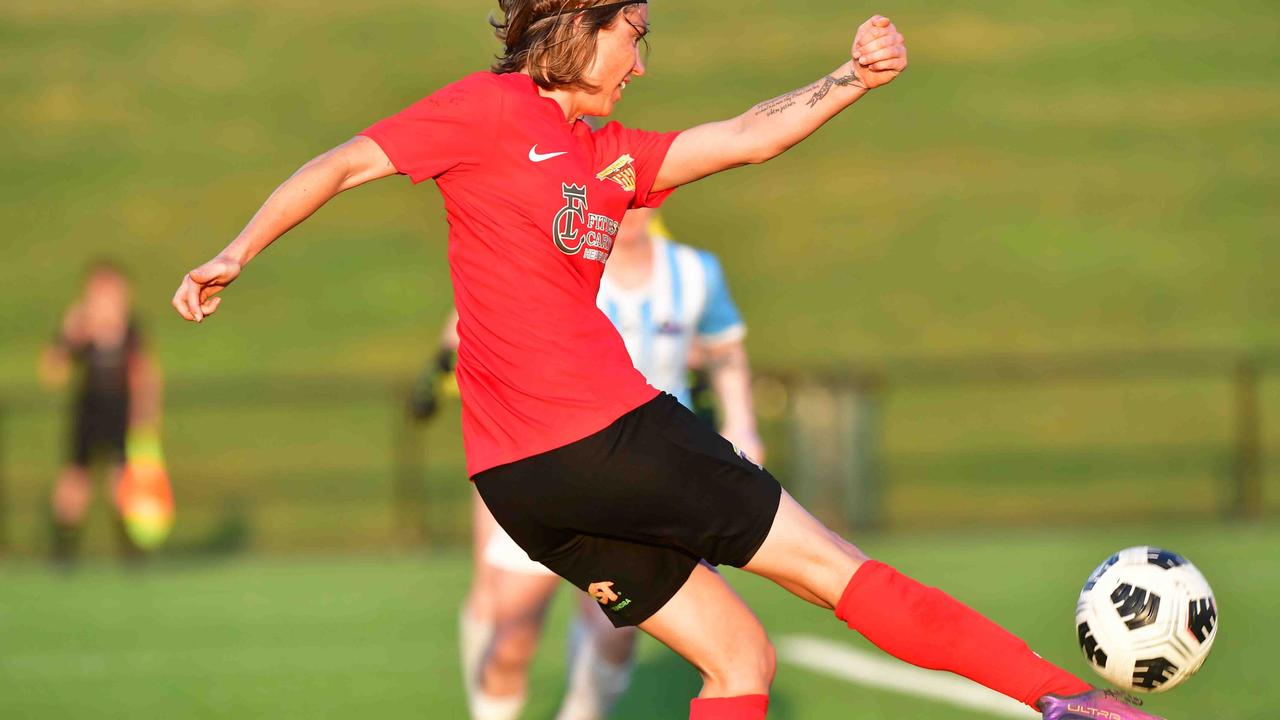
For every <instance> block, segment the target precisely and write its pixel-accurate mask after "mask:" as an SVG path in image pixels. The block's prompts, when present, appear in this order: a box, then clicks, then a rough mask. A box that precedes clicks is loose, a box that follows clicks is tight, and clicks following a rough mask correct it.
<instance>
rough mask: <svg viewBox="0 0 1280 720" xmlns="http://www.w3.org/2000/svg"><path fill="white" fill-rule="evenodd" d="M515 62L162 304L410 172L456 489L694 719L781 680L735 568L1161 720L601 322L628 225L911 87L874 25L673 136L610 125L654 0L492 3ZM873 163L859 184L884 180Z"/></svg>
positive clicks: (925, 641)
mask: <svg viewBox="0 0 1280 720" xmlns="http://www.w3.org/2000/svg"><path fill="white" fill-rule="evenodd" d="M499 6H500V8H501V11H502V15H503V17H502V20H501V22H495V27H496V28H497V35H498V37H499V39H500V40H501V41H502V43H503V46H504V51H503V55H502V56H501V57H500V58H499V59H498V61H497V63H496V64H495V65H494V67H493V68H492V69H491V70H490V71H487V72H479V73H475V74H472V75H469V76H467V77H465V78H463V79H462V80H460V81H458V82H455V83H453V84H451V85H448V86H446V87H444V88H442V89H440V90H438V91H436V92H434V93H432V94H431V95H429V96H427V97H426V98H424V99H423V100H421V101H419V102H417V103H415V104H414V105H412V106H410V107H409V108H407V109H405V110H403V111H402V112H400V113H398V114H396V115H393V116H391V117H388V118H386V119H384V120H382V121H380V122H377V123H375V124H374V125H372V126H371V127H369V128H368V129H366V130H364V131H363V132H361V133H360V134H359V135H357V136H356V137H355V138H353V139H351V140H349V141H347V142H346V143H344V144H342V145H340V146H338V147H336V148H334V149H333V150H330V151H329V152H326V153H324V154H323V155H320V156H318V157H317V158H315V159H314V160H312V161H310V162H308V163H307V164H306V165H304V166H303V167H302V168H301V169H300V170H298V171H297V172H296V173H295V174H294V175H293V176H292V177H290V178H289V179H288V180H286V181H285V182H284V183H283V184H282V185H281V186H280V187H279V188H277V189H276V191H275V192H274V193H272V195H271V197H270V198H268V199H267V201H266V203H265V204H264V205H263V206H262V208H261V209H260V210H259V211H258V213H257V214H256V215H255V216H254V217H253V219H252V220H250V222H249V224H248V225H247V226H246V227H245V228H244V230H242V231H241V233H240V234H239V235H238V236H237V237H236V239H235V240H233V241H232V242H231V243H230V244H229V245H228V246H227V247H226V248H225V249H224V250H223V251H222V252H221V253H219V255H218V256H216V257H215V258H213V259H212V260H210V261H209V262H207V263H205V264H203V265H201V266H200V267H197V268H196V269H194V270H192V271H191V272H189V273H188V274H187V275H186V276H185V277H184V278H183V280H182V283H181V285H180V286H179V287H178V290H177V292H176V293H175V294H174V298H173V305H174V307H175V308H176V309H177V311H178V312H179V313H180V314H181V315H182V316H183V317H184V318H186V319H188V320H192V321H195V322H201V321H203V320H204V318H205V317H207V316H209V315H211V314H212V313H214V312H215V311H216V310H217V308H218V305H219V303H220V302H221V297H218V296H217V293H219V292H220V291H221V290H222V289H223V288H225V287H226V286H227V285H228V284H229V283H231V282H232V281H234V280H235V278H236V277H237V276H238V275H239V274H240V271H241V269H242V268H243V267H244V265H245V263H247V262H249V261H250V260H251V259H253V258H254V257H255V256H256V255H257V254H258V253H259V252H261V251H262V250H263V249H264V248H265V247H266V246H268V245H269V244H271V243H272V242H273V241H275V240H276V239H277V238H279V237H280V236H281V235H283V234H284V233H285V232H286V231H287V230H289V229H290V228H292V227H293V226H294V225H297V224H298V223H300V222H302V221H303V220H304V219H306V218H307V217H308V216H309V215H311V213H313V212H315V211H316V210H317V209H319V208H320V207H321V206H322V205H324V204H325V203H326V202H328V201H329V200H330V199H331V198H333V196H335V195H337V194H338V193H340V192H342V191H343V190H347V189H350V188H353V187H356V186H358V185H361V184H363V183H366V182H369V181H370V180H375V179H378V178H382V177H386V176H388V175H391V174H395V173H400V174H404V175H408V176H409V177H410V178H411V179H412V180H414V181H415V182H421V181H423V180H426V179H428V178H432V179H434V180H435V181H436V184H437V185H438V186H439V188H440V191H441V193H442V194H443V196H444V201H445V210H446V213H447V216H448V219H449V224H450V237H449V259H450V273H451V277H452V280H453V287H454V302H455V305H456V307H457V309H458V317H459V321H458V334H459V336H460V338H461V344H460V346H459V350H458V367H457V378H458V385H459V389H460V391H461V393H462V403H463V416H462V422H463V440H464V445H465V447H466V454H467V464H468V472H469V474H470V475H471V477H472V480H473V481H474V482H475V486H476V489H477V490H478V491H479V493H480V495H481V497H483V498H484V501H485V504H486V505H487V506H488V507H489V509H490V510H491V511H492V513H493V515H494V517H495V518H496V519H497V520H498V523H499V524H500V525H501V526H502V527H503V529H504V530H506V531H507V532H508V533H509V534H510V535H511V537H512V538H514V539H515V541H516V542H517V543H518V544H519V545H520V547H521V548H523V549H524V550H525V551H526V552H527V553H528V554H529V556H530V557H531V558H533V559H534V560H537V561H539V562H541V563H543V564H544V565H546V566H547V567H549V568H551V569H552V570H554V571H555V572H556V573H557V574H559V575H561V576H562V577H564V578H566V579H568V580H569V581H570V582H572V583H573V584H574V585H576V586H577V587H579V588H580V589H582V590H584V591H586V592H587V593H588V594H589V595H590V596H591V597H593V598H595V599H596V601H598V602H599V603H600V605H601V607H602V609H603V610H604V612H605V614H606V615H607V616H608V617H609V619H610V621H612V622H613V623H614V624H615V625H618V626H625V625H637V626H639V627H640V629H642V630H644V631H645V632H647V633H649V634H651V635H653V636H654V637H656V638H657V639H658V640H660V641H662V642H663V643H665V644H666V645H668V646H669V647H671V648H672V649H673V650H675V651H676V652H677V653H679V654H680V655H682V656H683V657H685V658H686V659H687V660H689V661H690V662H691V663H692V664H693V665H694V666H695V667H697V668H698V670H699V672H700V673H701V674H702V677H703V686H702V691H701V693H700V694H699V697H698V698H695V699H694V700H693V701H692V702H691V705H690V718H693V719H694V720H699V719H701V720H708V719H711V718H762V717H764V715H765V712H766V710H767V708H768V692H769V685H770V683H771V681H772V679H773V674H774V655H773V649H772V647H771V646H770V644H769V641H768V639H767V638H766V636H765V632H764V629H763V628H762V627H761V626H760V623H759V621H758V620H757V619H756V617H755V616H754V615H753V614H752V613H751V611H750V610H749V609H748V608H747V606H746V605H745V604H744V603H743V601H742V600H741V599H740V598H739V597H738V596H737V595H736V594H735V593H734V592H733V590H732V589H731V588H730V587H729V585H728V584H727V583H726V582H725V581H724V579H723V578H721V577H720V575H718V574H717V573H715V572H714V571H713V570H711V569H710V568H709V567H708V566H707V564H706V563H704V562H703V561H704V560H705V561H706V562H709V563H717V564H727V565H733V566H736V567H741V568H744V569H746V570H747V571H749V572H753V573H756V574H758V575H762V576H764V577H767V578H770V579H771V580H773V581H775V582H777V583H778V584H779V585H782V586H783V587H784V588H786V589H788V590H790V591H791V592H793V593H795V594H796V595H798V596H799V597H801V598H803V599H805V600H808V601H810V602H812V603H814V604H817V605H819V606H822V607H826V608H830V609H834V611H835V614H836V616H837V617H838V618H840V619H841V620H843V621H844V622H846V623H847V624H848V625H849V627H851V628H852V629H854V630H857V631H858V632H860V633H862V634H863V635H865V636H866V637H867V638H869V639H870V640H871V641H872V642H874V643H875V644H876V645H878V646H879V647H881V648H883V649H884V650H886V651H887V652H889V653H891V654H893V655H895V656H897V657H899V658H901V659H903V660H906V661H907V662H911V663H914V664H916V665H920V666H923V667H928V668H933V669H939V670H949V671H952V672H955V673H958V674H960V675H964V676H966V677H969V678H971V679H973V680H975V681H977V682H980V683H982V684H984V685H986V686H988V687H990V688H993V689H995V690H997V691H999V692H1002V693H1004V694H1006V695H1008V696H1010V697H1013V698H1016V699H1018V700H1020V701H1022V702H1024V703H1026V704H1028V705H1030V706H1032V707H1034V708H1037V709H1039V710H1042V711H1043V712H1044V717H1046V718H1049V720H1059V719H1060V718H1073V717H1075V718H1083V717H1112V718H1116V719H1118V720H1137V719H1140V718H1141V719H1149V718H1151V717H1153V716H1150V715H1147V714H1145V713H1142V712H1140V711H1138V710H1136V709H1134V708H1133V707H1131V706H1130V705H1128V704H1127V703H1125V702H1123V701H1122V700H1120V699H1117V698H1115V697H1113V696H1112V695H1110V694H1108V693H1104V692H1103V691H1100V690H1093V689H1092V688H1090V686H1089V685H1087V684H1086V683H1085V682H1084V681H1082V680H1080V679H1078V678H1076V677H1075V676H1073V675H1071V674H1070V673H1067V672H1066V671H1064V670H1061V669H1059V668H1057V667H1055V666H1054V665H1052V664H1050V663H1049V662H1047V661H1045V660H1043V659H1041V658H1040V657H1039V656H1038V655H1036V654H1035V653H1033V652H1032V651H1031V650H1030V649H1029V648H1028V647H1027V645H1026V644H1025V643H1024V642H1022V641H1021V640H1019V639H1018V638H1016V637H1014V636H1013V635H1011V634H1010V633H1008V632H1007V631H1005V630H1003V629H1002V628H1000V627H999V626H997V625H996V624H994V623H992V622H991V621H989V620H987V619H986V618H984V617H982V616H981V615H979V614H978V613H976V612H974V611H973V610H971V609H969V608H968V607H966V606H964V605H962V604H961V603H959V602H957V601H956V600H954V599H952V598H951V597H950V596H948V595H946V594H944V593H942V592H941V591H939V590H936V589H933V588H929V587H926V586H924V585H921V584H920V583H918V582H916V581H914V580H912V579H910V578H908V577H906V576H904V575H902V574H900V573H898V572H897V571H895V570H894V569H893V568H891V567H889V566H888V565H885V564H883V563H880V562H877V561H874V560H870V559H868V558H867V557H866V556H865V555H864V554H863V553H862V552H861V551H859V550H858V549H857V548H856V547H854V546H853V545H852V544H850V543H848V542H847V541H845V540H844V539H843V538H841V537H839V536H838V535H836V534H835V533H833V532H831V531H830V530H828V529H827V528H825V527H824V526H823V525H822V524H821V523H819V522H818V521H817V520H816V519H814V518H813V517H812V516H811V515H810V514H809V513H808V512H806V511H805V510H804V509H803V508H802V507H800V505H798V504H797V503H796V502H795V500H793V499H792V498H791V497H790V496H789V495H788V494H787V493H786V492H784V491H783V490H782V488H781V487H780V486H779V485H778V482H777V481H776V480H775V479H774V478H773V476H772V475H770V474H769V473H768V472H766V471H764V470H762V469H761V468H759V467H758V466H756V465H755V464H754V463H752V462H750V461H749V460H747V459H745V458H743V457H741V456H739V455H738V454H737V453H735V452H734V450H733V447H732V445H730V443H729V442H728V441H726V440H724V439H723V438H721V437H720V436H719V435H717V434H716V433H715V432H714V431H712V430H711V429H709V428H707V427H705V426H704V425H703V424H701V423H700V422H699V421H698V420H696V419H695V418H694V416H693V415H692V413H690V412H689V411H688V410H686V409H685V408H684V407H683V406H681V405H680V404H679V403H678V402H676V400H675V399H674V398H672V397H671V396H669V395H665V394H658V392H657V391H656V390H654V389H653V388H652V387H650V386H649V385H648V384H647V383H646V382H645V381H644V379H643V377H642V376H641V375H640V374H639V373H638V372H637V371H636V370H635V369H634V368H633V367H632V365H631V361H630V359H629V358H628V356H627V352H626V348H625V347H624V346H623V343H622V340H621V338H620V337H619V336H618V333H617V331H616V330H614V329H613V327H612V325H611V324H610V323H609V319H608V318H607V317H606V316H605V315H604V313H602V312H600V311H599V310H598V309H597V308H596V304H595V300H596V292H597V290H598V288H599V284H600V276H601V274H602V272H603V270H604V263H605V261H606V260H607V259H608V257H609V252H610V249H611V246H612V242H613V238H614V236H615V235H616V233H617V230H618V223H619V221H620V220H621V219H622V214H623V212H625V210H626V209H627V208H630V207H656V206H657V205H659V204H661V203H662V201H663V200H664V199H665V198H666V197H667V196H668V195H669V194H670V193H671V192H672V191H673V190H674V189H675V188H677V187H679V186H681V185H684V184H686V183H690V182H693V181H695V180H698V179H701V178H703V177H706V176H708V175H711V174H713V173H716V172H720V171H722V170H727V169H729V168H733V167H738V166H741V165H746V164H749V163H762V162H765V161H767V160H769V159H771V158H773V157H775V156H777V155H779V154H781V153H782V152H784V151H785V150H786V149H787V148H789V147H791V146H792V145H795V144H796V143H798V142H800V141H801V140H803V139H804V138H806V137H808V136H809V135H810V134H812V133H813V132H814V131H816V130H817V129H818V128H819V127H820V126H821V125H822V124H823V123H825V122H826V121H828V120H830V119H831V118H832V117H834V116H835V115H836V114H838V113H839V112H840V111H842V110H844V109H845V108H847V107H849V106H850V105H852V104H853V103H854V102H855V101H857V100H858V99H860V98H862V97H863V96H864V95H866V94H867V93H869V92H871V91H872V90H874V89H876V88H879V87H881V86H884V85H886V84H887V83H889V82H891V81H892V80H893V79H894V78H896V77H897V76H898V74H899V73H901V72H902V70H903V69H905V68H906V66H907V51H906V48H905V46H904V44H903V38H902V35H900V34H899V33H898V30H897V28H896V27H894V25H893V23H891V22H890V21H889V20H888V19H887V18H885V17H882V16H879V15H877V16H874V17H872V18H870V19H869V20H867V21H866V22H864V23H863V24H862V25H861V26H859V27H858V29H857V31H856V33H855V35H854V40H853V45H852V58H851V59H849V60H846V61H845V62H844V63H843V64H841V65H840V66H839V67H838V68H837V69H836V70H835V71H834V72H832V73H830V74H828V75H824V76H822V77H821V78H819V79H818V80H817V81H815V82H813V83H811V84H809V85H806V86H804V87H801V88H799V89H796V90H793V91H791V92H789V93H786V94H784V95H782V96H779V97H777V98H774V99H772V100H767V101H765V102H762V103H760V104H759V105H756V106H754V107H753V108H751V109H749V110H747V111H746V112H745V113H743V114H741V115H739V116H737V117H734V118H731V119H728V120H724V121H720V122H712V123H708V124H705V125H700V126H697V127H694V128H690V129H688V130H685V131H683V132H672V133H655V132H644V131H639V130H632V129H628V128H624V127H622V126H621V125H619V124H618V123H610V124H609V125H606V126H605V127H604V128H602V129H600V130H598V131H594V132H593V131H591V129H590V128H588V127H587V125H586V124H585V123H584V122H582V120H581V118H582V116H584V115H596V116H607V115H608V114H609V113H610V111H611V110H612V109H613V106H614V104H615V103H617V102H618V101H619V100H621V98H622V94H623V91H624V89H625V88H626V86H627V84H628V83H629V82H630V81H631V80H633V79H635V78H638V77H641V76H643V75H644V73H645V65H644V62H643V61H642V59H641V53H640V50H639V45H640V43H641V41H642V40H643V38H644V36H645V34H646V33H647V32H648V7H647V5H646V3H644V2H611V1H610V0H500V2H499ZM874 171H875V168H866V169H865V170H864V173H874Z"/></svg>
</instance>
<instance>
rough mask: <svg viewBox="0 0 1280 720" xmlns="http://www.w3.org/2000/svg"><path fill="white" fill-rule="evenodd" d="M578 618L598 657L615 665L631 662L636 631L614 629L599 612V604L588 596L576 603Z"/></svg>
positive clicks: (607, 619)
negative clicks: (581, 621) (585, 629)
mask: <svg viewBox="0 0 1280 720" xmlns="http://www.w3.org/2000/svg"><path fill="white" fill-rule="evenodd" d="M578 617H579V618H581V619H582V620H583V623H584V625H585V626H586V628H587V632H588V635H589V636H590V638H591V641H592V643H593V644H594V646H595V648H596V651H597V652H598V653H599V655H600V657H601V658H602V659H604V660H606V661H608V662H611V663H613V664H615V665H622V664H624V663H628V662H630V661H631V655H632V653H633V652H634V651H635V647H636V630H635V628H629V627H622V628H618V627H614V626H613V623H611V622H609V618H607V617H605V614H604V613H602V612H600V603H598V602H596V601H595V600H594V599H592V597H591V596H590V595H585V594H584V595H583V596H582V598H581V599H580V601H579V603H578Z"/></svg>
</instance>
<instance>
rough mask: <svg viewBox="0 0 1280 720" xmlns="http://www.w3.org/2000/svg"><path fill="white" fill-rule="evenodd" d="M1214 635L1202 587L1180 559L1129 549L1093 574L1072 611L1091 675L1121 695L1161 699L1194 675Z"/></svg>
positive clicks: (1214, 618) (1209, 595)
mask: <svg viewBox="0 0 1280 720" xmlns="http://www.w3.org/2000/svg"><path fill="white" fill-rule="evenodd" d="M1217 633H1218V606H1217V603H1215V602H1214V599H1213V590H1211V589H1210V588H1209V583H1208V582H1207V581H1206V580H1205V579H1204V576H1203V575H1201V574H1200V571H1199V570H1196V568H1195V566H1194V565H1192V564H1191V563H1189V562H1187V560H1186V558H1184V557H1182V556H1181V555H1178V554H1176V553H1172V552H1169V551H1168V550H1161V549H1160V548H1154V547H1131V548H1127V549H1125V550H1121V551H1120V552H1118V553H1116V554H1114V555H1112V556H1111V557H1109V558H1107V559H1106V560H1105V561H1103V563H1102V564H1101V565H1099V566H1098V569H1096V570H1094V571H1093V574H1091V575H1090V576H1089V579H1088V580H1087V581H1085V584H1084V589H1083V590H1081V591H1080V601H1079V603H1077V604H1076V634H1077V637H1078V638H1079V640H1080V649H1081V650H1083V651H1084V656H1085V659H1086V660H1088V661H1089V665H1090V667H1092V668H1093V669H1094V670H1095V671H1097V673H1098V674H1099V675H1101V676H1102V677H1104V678H1106V679H1107V680H1108V681H1110V682H1111V683H1113V684H1115V685H1117V686H1119V687H1121V688H1124V689H1126V690H1134V691H1137V692H1163V691H1165V690H1168V689H1169V688H1171V687H1173V686H1175V685H1178V684H1180V683H1182V682H1183V681H1185V680H1186V679H1187V678H1189V677H1191V676H1192V675H1194V674H1195V672H1196V671H1197V670H1199V669H1200V666H1201V665H1203V664H1204V660H1205V657H1206V656H1208V654H1209V649H1210V648H1212V647H1213V640H1214V638H1215V637H1216V636H1217Z"/></svg>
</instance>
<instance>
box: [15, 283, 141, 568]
mask: <svg viewBox="0 0 1280 720" xmlns="http://www.w3.org/2000/svg"><path fill="white" fill-rule="evenodd" d="M73 375H74V376H75V382H76V388H75V393H74V396H73V399H72V404H71V428H70V429H71V434H70V437H69V439H70V442H71V445H70V448H69V458H68V462H67V465H66V467H65V468H63V470H62V473H61V474H60V475H59V476H58V479H57V481H56V483H55V485H54V489H53V495H52V498H51V503H52V518H53V531H54V532H53V557H54V559H55V560H57V561H60V562H68V561H70V560H72V559H73V558H74V556H75V553H76V550H77V548H78V545H79V535H80V530H81V528H82V527H83V525H84V522H85V518H86V516H87V514H88V510H89V506H90V504H91V501H92V499H93V487H92V477H91V471H92V470H93V469H94V467H95V466H105V468H106V472H107V474H108V478H109V480H108V483H109V488H110V493H109V496H110V497H111V499H112V508H113V510H114V513H113V514H114V517H115V519H116V523H115V525H116V531H117V535H118V539H119V548H120V551H121V553H122V554H123V555H126V556H136V555H137V551H138V548H137V546H136V545H135V544H134V543H133V542H132V541H131V540H130V538H129V535H128V533H126V532H125V528H124V524H123V521H122V517H121V512H120V507H119V504H118V501H117V489H118V487H119V485H120V482H121V480H122V478H123V477H124V473H125V460H126V454H125V443H126V438H127V437H128V435H129V433H130V432H131V430H133V431H139V432H145V433H147V434H153V433H154V431H155V428H156V426H157V424H158V422H159V416H160V394H161V375H160V370H159V367H158V366H157V364H156V362H155V361H154V359H153V358H152V357H151V356H150V354H149V353H148V352H147V351H146V349H145V347H144V344H143V341H142V336H141V332H140V331H139V329H138V323H137V321H136V319H135V318H134V317H133V314H132V311H131V303H130V291H129V281H128V279H127V278H126V277H125V276H124V273H123V272H121V270H120V269H119V268H118V267H117V266H115V265H114V264H112V263H110V262H107V261H99V262H97V263H94V264H93V265H92V266H90V268H89V270H88V272H87V274H86V275H85V281H84V288H83V290H82V292H81V295H80V297H79V298H78V299H77V300H76V301H75V302H74V303H73V304H72V305H71V307H70V308H68V309H67V311H66V314H65V315H64V316H63V320H62V328H61V330H60V331H59V332H58V334H57V336H56V338H55V340H54V342H53V344H52V345H50V346H49V347H48V348H46V349H45V351H44V353H43V354H42V356H41V358H40V376H41V380H42V382H43V383H44V384H45V385H46V386H47V387H61V386H63V385H65V384H66V383H67V381H68V379H69V378H71V377H72V376H73Z"/></svg>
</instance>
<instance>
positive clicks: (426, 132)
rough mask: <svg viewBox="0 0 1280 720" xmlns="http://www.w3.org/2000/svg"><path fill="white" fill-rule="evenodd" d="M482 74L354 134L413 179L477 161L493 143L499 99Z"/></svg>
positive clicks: (398, 170)
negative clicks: (362, 138)
mask: <svg viewBox="0 0 1280 720" xmlns="http://www.w3.org/2000/svg"><path fill="white" fill-rule="evenodd" d="M485 75H488V73H476V74H474V75H470V76H468V77H466V78H464V79H462V80H459V81H458V82H455V83H453V84H451V85H446V86H444V87H443V88H440V89H439V90H437V91H436V92H434V93H432V94H430V95H428V96H426V97H425V98H423V99H421V100H419V101H418V102H416V103H414V104H412V105H410V106H409V107H407V108H405V109H404V110H401V111H400V112H398V113H396V114H395V115H391V116H390V117H386V118H383V119H382V120H379V121H378V122H376V123H374V124H373V125H370V126H369V127H368V128H365V129H364V130H362V131H360V132H359V133H358V134H359V135H363V136H365V137H367V138H369V139H370V140H373V141H374V142H376V143H378V146H379V147H381V148H382V151H383V152H384V153H386V154H387V159H389V160H390V161H391V164H392V165H394V166H395V168H396V171H397V172H399V173H400V174H402V175H408V176H409V179H411V180H413V182H414V183H420V182H422V181H423V180H426V179H428V178H436V177H439V176H440V175H443V174H444V173H446V172H448V171H449V170H451V169H453V168H455V167H457V166H458V165H461V164H464V163H470V164H476V163H479V162H480V161H481V160H483V159H484V157H485V155H486V154H487V151H488V148H490V147H492V145H493V134H494V131H495V128H496V127H497V122H498V121H497V118H498V115H499V109H500V104H501V96H500V94H499V93H498V92H497V88H496V85H495V84H494V83H493V82H492V79H491V78H486V77H484V76H485Z"/></svg>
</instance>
